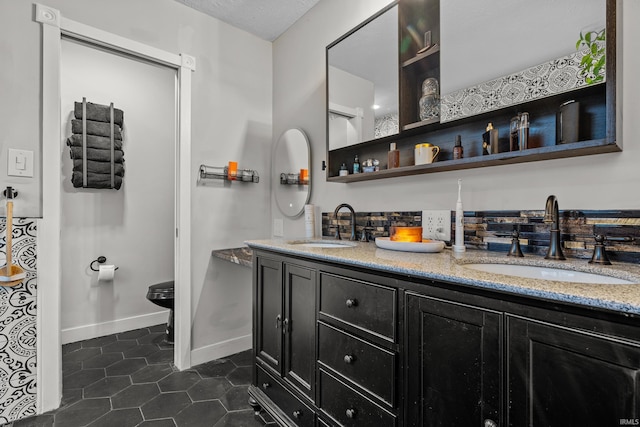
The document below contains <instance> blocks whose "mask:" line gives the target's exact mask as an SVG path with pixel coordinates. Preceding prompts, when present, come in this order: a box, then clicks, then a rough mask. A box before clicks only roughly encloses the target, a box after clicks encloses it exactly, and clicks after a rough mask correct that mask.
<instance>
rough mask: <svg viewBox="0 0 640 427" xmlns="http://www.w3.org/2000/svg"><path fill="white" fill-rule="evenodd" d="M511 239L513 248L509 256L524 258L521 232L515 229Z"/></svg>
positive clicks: (510, 249)
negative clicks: (521, 247) (521, 246)
mask: <svg viewBox="0 0 640 427" xmlns="http://www.w3.org/2000/svg"><path fill="white" fill-rule="evenodd" d="M511 237H512V239H511V248H509V253H508V254H507V256H515V257H524V255H523V254H522V250H521V249H520V232H519V231H518V230H517V229H515V228H514V229H513V232H512V233H511Z"/></svg>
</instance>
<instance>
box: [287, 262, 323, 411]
mask: <svg viewBox="0 0 640 427" xmlns="http://www.w3.org/2000/svg"><path fill="white" fill-rule="evenodd" d="M315 300H316V273H315V271H314V270H311V269H308V268H303V267H299V266H295V265H291V264H286V265H285V307H286V315H285V318H284V320H283V334H284V353H285V358H284V361H285V366H284V375H285V378H286V379H287V380H288V381H289V382H291V383H292V384H293V385H294V386H295V387H297V388H298V389H299V390H300V391H301V392H302V393H304V394H306V395H307V396H309V397H310V398H311V399H312V400H313V397H314V396H313V384H314V382H315V360H316V347H315V336H316V334H315V330H316V329H315V328H316V327H315V325H316V304H315Z"/></svg>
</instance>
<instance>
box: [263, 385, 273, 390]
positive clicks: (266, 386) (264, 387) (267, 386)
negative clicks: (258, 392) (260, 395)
mask: <svg viewBox="0 0 640 427" xmlns="http://www.w3.org/2000/svg"><path fill="white" fill-rule="evenodd" d="M269 387H271V384H269V383H262V388H263V389H265V390H266V389H268V388H269Z"/></svg>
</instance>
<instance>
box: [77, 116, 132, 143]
mask: <svg viewBox="0 0 640 427" xmlns="http://www.w3.org/2000/svg"><path fill="white" fill-rule="evenodd" d="M71 133H76V134H79V135H82V120H78V119H72V120H71ZM87 135H96V136H106V137H107V138H110V137H111V123H103V122H96V121H94V120H87ZM113 137H114V139H119V140H122V130H121V129H120V126H118V125H116V124H114V125H113Z"/></svg>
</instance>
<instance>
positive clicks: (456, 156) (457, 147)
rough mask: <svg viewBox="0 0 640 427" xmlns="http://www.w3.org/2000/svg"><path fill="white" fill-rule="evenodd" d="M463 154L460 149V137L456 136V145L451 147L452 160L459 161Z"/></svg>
mask: <svg viewBox="0 0 640 427" xmlns="http://www.w3.org/2000/svg"><path fill="white" fill-rule="evenodd" d="M463 153H464V149H463V148H462V136H460V135H457V136H456V145H455V146H454V147H453V160H457V159H461V158H462V156H463Z"/></svg>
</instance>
